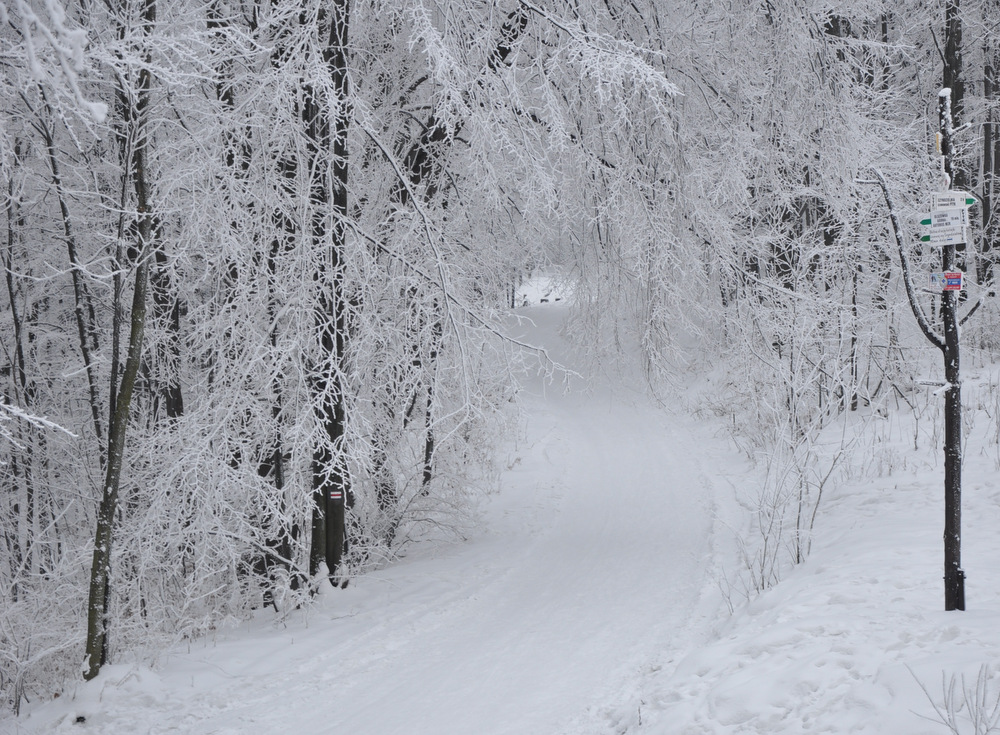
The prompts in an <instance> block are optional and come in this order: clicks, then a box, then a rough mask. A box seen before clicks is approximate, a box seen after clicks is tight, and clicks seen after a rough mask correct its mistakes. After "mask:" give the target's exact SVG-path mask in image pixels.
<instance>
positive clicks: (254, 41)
mask: <svg viewBox="0 0 1000 735" xmlns="http://www.w3.org/2000/svg"><path fill="white" fill-rule="evenodd" d="M945 5H947V6H948V7H947V10H948V13H950V15H948V16H947V17H949V18H950V19H951V22H959V21H962V22H964V26H960V29H959V30H960V31H961V28H964V36H963V34H962V33H961V32H959V33H958V38H959V42H960V43H962V44H964V45H962V46H961V48H964V49H965V55H964V63H965V68H964V70H963V69H961V68H960V69H958V70H957V74H956V75H955V76H954V80H955V82H961V81H963V80H964V92H963V93H962V94H960V95H959V96H957V98H956V99H957V102H956V108H957V110H958V111H960V115H961V120H963V121H964V120H970V121H972V120H974V121H975V125H974V126H972V127H970V128H969V129H968V130H967V131H966V132H964V133H962V135H963V136H964V137H962V138H961V140H959V141H958V145H959V150H958V156H957V165H958V166H959V167H960V168H961V169H962V171H963V172H964V176H965V177H966V178H965V179H964V182H965V185H966V186H968V187H970V188H972V189H974V190H975V191H976V192H977V196H978V197H979V198H980V199H981V200H982V202H983V207H982V212H983V216H984V218H983V221H982V223H981V226H978V227H977V232H981V233H982V235H983V236H982V237H977V242H978V243H979V245H977V247H976V248H970V249H969V250H968V251H967V252H966V253H965V256H964V257H965V259H966V263H965V266H966V269H967V270H968V272H969V274H970V279H971V281H972V282H973V285H972V287H971V289H970V293H972V294H973V295H974V296H978V295H979V291H977V289H979V288H985V287H986V285H985V284H987V283H988V282H989V281H990V279H991V278H992V271H993V260H992V258H993V252H992V249H991V247H990V245H989V243H990V242H991V237H992V233H993V229H994V225H993V223H992V221H991V219H990V214H991V212H992V202H993V200H994V195H993V190H992V187H993V175H994V174H993V172H994V168H995V166H994V160H995V156H996V153H997V150H998V149H1000V144H998V140H997V131H996V129H995V123H994V120H995V118H996V115H997V104H996V97H997V95H998V94H1000V82H998V81H997V77H996V75H997V69H998V68H1000V59H998V56H1000V45H998V40H997V39H998V37H997V35H996V30H995V26H996V23H997V20H1000V15H998V9H997V8H996V7H994V5H993V3H992V2H987V1H986V0H982V2H980V3H979V4H972V3H969V4H968V5H967V6H964V7H962V8H959V6H958V3H957V2H954V0H949V1H948V2H947V3H945V4H939V3H915V4H911V6H908V7H900V6H898V5H897V4H891V5H890V4H889V3H886V2H882V0H862V1H860V2H842V3H829V2H825V3H821V2H818V1H817V0H776V1H771V0H767V1H765V2H758V1H756V0H755V1H754V2H750V1H749V0H735V2H731V3H727V4H719V3H699V2H693V3H671V2H660V1H659V0H638V1H637V2H618V1H617V0H608V1H607V2H601V3H597V2H594V3H580V2H568V1H564V0H539V1H538V2H532V1H529V0H493V1H491V2H472V1H471V0H452V1H449V2H435V1H434V0H407V1H406V2H388V1H385V0H353V1H352V0H208V1H207V2H206V1H204V0H199V1H198V2H194V1H193V0H171V2H163V0H114V1H112V2H97V1H96V0H80V2H73V3H69V2H64V3H63V4H62V5H60V4H58V3H55V2H41V1H40V0H39V1H38V2H36V1H35V0H0V66H2V69H3V73H2V74H0V116H2V119H0V186H2V200H3V214H2V217H0V220H2V225H3V227H2V230H0V255H2V258H3V266H4V275H5V279H4V284H3V288H2V289H0V290H2V291H3V297H2V298H0V345H2V353H0V385H2V387H3V388H2V389H3V396H2V404H0V433H2V436H3V442H2V444H0V456H2V459H3V463H2V465H0V535H2V538H3V542H2V543H3V552H2V559H0V691H2V692H3V697H4V699H5V703H6V705H7V706H10V707H13V708H15V709H16V708H17V707H18V706H19V704H20V702H21V701H22V700H23V699H24V698H25V697H29V698H30V697H33V696H36V695H40V694H44V693H45V689H44V687H45V686H50V685H51V684H50V683H51V682H54V681H57V680H58V679H59V678H60V677H63V676H66V675H69V674H70V672H73V671H75V670H77V667H78V666H79V665H80V661H81V658H84V659H85V661H84V668H85V672H86V675H87V676H88V677H89V676H93V675H95V674H96V673H97V672H98V671H99V669H100V667H101V665H102V664H103V663H105V662H106V661H109V660H112V659H113V658H114V656H115V654H116V652H117V651H122V650H128V649H134V648H136V647H138V646H142V645H147V644H149V642H153V644H152V645H154V646H155V645H157V644H158V642H162V641H166V640H171V639H177V638H179V637H183V636H195V635H198V634H200V633H202V632H203V631H205V630H208V629H210V628H211V627H212V626H215V625H218V624H219V623H220V621H223V620H225V619H227V618H234V617H239V616H242V615H245V614H246V613H247V612H248V611H249V610H251V609H254V608H259V607H261V606H264V605H273V606H274V607H275V609H286V608H288V607H289V606H292V605H295V604H300V603H303V602H305V601H306V600H308V595H309V592H310V591H311V590H314V589H315V586H316V585H317V584H320V580H321V579H322V580H324V583H325V580H327V579H328V580H329V581H330V582H332V583H333V584H335V585H341V584H345V583H346V581H347V579H348V578H349V577H350V575H351V574H354V573H357V572H359V571H362V570H364V569H365V568H367V567H370V566H371V565H373V564H376V563H379V562H380V561H382V560H384V559H386V558H389V557H391V556H392V555H393V554H394V553H397V552H398V550H399V549H400V548H401V547H402V546H403V545H405V544H406V543H407V542H408V541H411V540H413V539H415V538H418V537H419V536H420V534H422V533H428V532H431V531H434V532H440V530H441V529H448V528H452V529H455V528H460V526H461V523H462V522H463V521H462V520H461V517H462V516H463V515H464V514H466V513H467V512H468V510H469V508H470V507H471V498H472V497H473V496H474V495H475V494H477V493H479V492H481V491H482V490H484V489H486V488H488V487H489V486H490V484H491V482H492V480H493V477H494V474H495V470H494V467H493V463H492V460H493V455H492V450H491V447H493V446H494V445H495V441H494V437H495V436H496V435H497V434H498V432H502V431H503V426H504V422H505V420H506V417H508V416H509V410H510V408H509V407H510V406H511V398H512V397H513V395H514V393H515V384H514V382H513V378H512V375H513V374H514V370H513V368H514V367H516V366H517V365H518V364H520V363H522V362H523V361H524V360H525V359H538V360H542V359H543V356H539V355H536V354H534V353H532V352H531V351H530V350H526V349H524V347H523V346H521V345H517V344H516V343H513V342H512V341H510V340H509V339H507V338H505V336H504V319H505V315H506V314H507V313H508V312H509V310H510V307H511V306H513V303H512V300H513V296H512V295H513V293H514V289H515V288H516V286H517V284H518V283H519V282H520V281H521V279H523V278H525V277H526V276H527V275H529V274H530V273H531V272H532V270H533V269H534V268H536V267H538V266H541V265H550V264H554V265H558V266H560V267H561V269H562V271H563V272H564V273H565V274H566V277H567V278H568V279H569V280H570V281H571V282H572V283H573V285H574V292H575V300H574V301H575V303H574V315H573V319H572V320H571V323H570V326H569V329H570V331H571V332H572V333H573V334H575V335H576V336H578V337H582V338H585V339H586V340H587V342H588V344H591V345H593V346H594V350H595V354H596V355H598V356H600V355H602V354H610V353H612V352H613V351H614V350H615V349H616V348H617V346H618V345H619V344H620V343H621V342H622V341H623V340H638V341H639V342H640V343H641V345H642V347H643V353H644V356H645V359H646V366H647V369H648V371H649V374H650V377H651V379H652V380H653V381H654V382H658V381H660V380H661V379H662V378H664V377H666V376H668V375H669V373H670V372H671V371H672V370H674V369H676V367H677V365H678V361H679V359H678V356H679V355H680V354H681V351H680V350H679V348H678V345H679V344H682V343H687V341H688V339H689V337H690V336H691V335H696V336H698V337H700V338H701V344H702V345H703V348H704V349H705V350H708V351H710V352H711V354H714V355H718V356H721V357H722V358H723V359H724V364H725V365H727V366H728V367H729V368H730V370H731V374H732V375H734V376H737V377H736V378H735V379H734V380H733V381H732V382H731V383H730V384H728V385H723V386H720V388H719V395H720V398H721V400H720V406H722V405H723V404H724V405H725V406H726V408H725V410H726V411H728V412H731V413H732V415H733V417H734V420H735V421H736V422H737V423H738V424H740V425H742V426H744V427H753V431H752V432H751V431H747V432H746V436H750V437H752V439H751V444H752V446H751V450H752V451H754V452H757V451H763V450H767V452H768V456H769V457H770V459H769V460H768V461H769V463H772V464H773V466H774V474H775V475H776V476H778V475H780V476H781V478H782V479H781V481H780V482H779V483H778V484H779V485H781V487H782V488H784V490H783V491H784V492H790V493H792V494H793V495H794V496H795V497H796V498H797V501H796V505H795V509H794V513H796V514H797V518H796V519H795V527H796V529H804V528H806V527H807V526H808V525H809V523H810V522H811V521H810V517H811V515H813V514H814V513H815V508H816V505H817V503H818V492H819V491H820V490H821V488H822V481H821V480H822V477H821V474H822V473H820V474H817V472H818V470H817V468H816V467H815V466H814V465H813V464H811V462H812V460H811V455H810V446H811V444H810V442H811V440H812V439H813V438H814V437H815V436H816V433H817V432H818V431H819V429H820V428H822V426H823V425H824V424H825V423H826V422H827V421H829V420H830V419H831V418H832V417H834V416H836V415H837V414H839V413H841V412H844V411H851V410H859V409H865V408H869V407H870V406H872V404H875V403H877V402H878V401H880V400H882V399H884V398H886V397H887V396H889V395H891V394H892V392H893V391H896V392H897V394H900V395H902V394H903V393H904V392H905V391H904V389H903V388H901V387H900V386H901V385H902V384H903V381H902V376H903V372H904V371H903V370H902V365H903V363H904V362H905V358H904V357H903V355H904V353H905V350H907V349H909V348H910V346H911V344H912V332H913V330H912V327H911V326H910V325H909V324H908V323H907V322H906V321H905V319H904V318H903V317H901V316H900V314H901V313H902V314H903V316H904V317H905V313H904V312H901V311H900V310H901V308H902V309H905V308H906V307H905V304H901V301H900V298H899V293H900V290H899V287H898V282H897V278H898V276H897V275H896V274H895V273H896V272H895V269H894V268H893V266H892V262H893V261H892V258H891V253H892V251H891V250H890V249H889V240H888V235H887V229H886V219H885V216H884V211H883V210H882V209H881V208H880V207H881V206H882V200H881V198H880V197H879V196H878V192H877V189H873V188H872V187H871V185H870V183H865V180H866V179H870V178H871V170H872V169H878V170H880V171H882V172H884V174H885V176H886V177H888V179H889V180H890V182H892V183H891V185H892V186H893V187H894V189H895V190H896V191H897V193H898V197H899V199H900V201H901V202H903V203H904V205H903V206H904V207H908V210H907V211H908V212H909V213H911V214H912V213H915V212H916V211H917V210H916V209H914V208H915V207H917V206H919V205H920V203H921V197H922V196H923V194H924V193H925V192H927V191H930V190H932V189H933V188H934V187H935V186H936V184H937V179H936V178H935V177H936V172H935V170H934V158H933V151H932V145H933V143H932V134H929V132H928V131H932V130H933V127H934V125H935V116H936V107H935V104H936V103H935V100H936V93H937V89H938V87H939V86H940V84H941V78H942V71H941V51H942V46H943V44H944V39H945V38H947V39H949V40H952V39H954V38H955V34H954V30H955V29H954V28H951V29H950V31H949V32H948V33H946V28H945V19H946V8H945ZM960 50H961V49H960ZM959 58H961V54H960V55H959ZM954 71H955V70H953V72H954ZM956 86H957V85H956ZM912 257H913V260H914V263H915V264H916V267H919V266H920V264H921V262H922V261H921V257H925V258H927V259H928V260H927V262H928V263H929V262H931V261H930V260H929V259H930V258H932V257H933V253H930V252H924V253H923V254H921V252H920V251H919V249H918V248H917V247H916V245H915V246H914V249H913V253H912ZM928 267H929V266H928ZM983 339H985V337H983ZM720 410H721V409H720ZM803 538H805V537H803ZM806 545H807V541H804V540H802V539H800V538H799V537H796V539H795V541H794V555H795V556H796V557H800V556H801V555H802V554H804V553H805V551H806V549H805V546H806ZM758 568H759V569H760V570H761V580H759V581H760V583H761V584H766V577H767V575H768V574H769V573H770V571H768V570H769V567H768V565H767V563H766V561H765V562H763V563H762V564H761V565H759V567H758ZM324 575H325V576H324Z"/></svg>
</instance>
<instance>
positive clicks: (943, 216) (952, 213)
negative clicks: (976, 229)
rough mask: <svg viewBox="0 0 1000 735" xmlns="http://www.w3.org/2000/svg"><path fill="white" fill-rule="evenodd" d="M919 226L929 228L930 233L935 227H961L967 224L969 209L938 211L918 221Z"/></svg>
mask: <svg viewBox="0 0 1000 735" xmlns="http://www.w3.org/2000/svg"><path fill="white" fill-rule="evenodd" d="M920 224H922V225H928V226H930V227H931V228H932V229H931V232H933V231H934V230H933V228H935V227H961V226H964V225H967V224H969V208H968V207H955V208H953V209H938V210H936V211H934V212H931V213H930V215H929V216H928V217H925V218H924V219H922V220H920Z"/></svg>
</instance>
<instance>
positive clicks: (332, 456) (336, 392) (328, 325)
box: [303, 0, 351, 586]
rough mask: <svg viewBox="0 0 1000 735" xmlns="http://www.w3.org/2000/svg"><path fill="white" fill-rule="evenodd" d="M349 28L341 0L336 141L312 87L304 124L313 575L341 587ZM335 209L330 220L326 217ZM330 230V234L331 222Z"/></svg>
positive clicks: (336, 22) (332, 62)
mask: <svg viewBox="0 0 1000 735" xmlns="http://www.w3.org/2000/svg"><path fill="white" fill-rule="evenodd" d="M348 25H349V0H336V1H335V2H334V3H333V7H332V9H331V18H330V37H329V41H328V43H327V45H326V48H325V49H324V54H323V56H324V59H323V60H324V62H325V63H326V65H327V68H328V69H329V72H330V75H331V79H332V81H333V89H334V94H335V95H336V98H335V99H334V100H330V101H329V105H328V107H327V109H329V107H332V108H333V111H334V112H333V115H334V121H333V131H332V140H331V131H330V122H329V119H328V118H327V114H328V113H327V109H324V108H323V106H322V104H321V103H322V101H321V100H319V99H318V98H317V96H316V91H315V89H314V88H313V87H312V86H311V85H307V87H306V104H305V107H304V110H303V122H304V123H305V124H306V127H307V131H308V134H309V139H310V143H311V147H312V150H311V157H312V160H311V162H310V164H311V165H310V169H309V175H310V177H311V179H312V181H311V182H310V183H311V187H310V198H311V202H310V205H311V212H310V214H311V217H312V223H311V228H312V232H311V235H312V237H313V242H314V244H316V245H318V246H319V247H320V248H321V259H320V261H319V266H318V269H317V272H316V284H317V287H318V289H319V294H318V299H317V309H316V329H317V333H318V338H319V345H320V355H321V359H322V361H323V363H322V364H320V365H319V366H317V369H316V371H315V374H314V376H313V384H314V389H315V395H316V404H315V410H316V418H317V420H318V421H319V423H320V425H321V426H322V428H323V440H322V441H321V442H320V445H319V446H318V447H317V448H316V450H315V451H314V453H313V468H312V471H313V504H314V507H313V522H312V546H311V551H310V558H309V569H310V573H311V574H313V575H315V574H316V572H317V571H318V569H319V564H320V562H321V561H325V562H326V566H327V571H328V573H329V575H330V582H331V583H332V584H333V585H334V586H337V585H339V584H340V577H339V575H340V572H341V569H340V567H341V564H342V561H343V555H344V547H345V542H346V511H347V506H348V504H349V497H348V496H349V494H350V492H351V488H350V479H349V477H348V470H347V466H346V462H345V461H344V451H345V448H344V446H343V440H344V435H345V433H346V427H347V412H346V405H345V400H344V399H345V396H344V388H343V385H341V376H342V374H343V372H342V366H343V360H344V356H345V353H346V346H347V304H346V300H345V297H346V295H345V293H344V254H345V249H346V235H347V232H346V227H345V218H346V216H347V179H348V160H347V133H348V130H349V125H350V117H349V110H348V95H349V93H350V90H349V89H348V77H347V62H348V47H347V44H348ZM331 153H332V159H333V160H332V176H327V174H326V165H325V164H326V160H327V157H328V156H329V155H330V154H331ZM328 210H332V216H333V219H332V222H329V225H328V218H329V215H330V212H328ZM328 226H329V229H330V232H329V235H328V234H327V231H326V230H327V227H328Z"/></svg>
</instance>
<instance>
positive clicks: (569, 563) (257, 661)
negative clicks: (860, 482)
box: [23, 309, 721, 735]
mask: <svg viewBox="0 0 1000 735" xmlns="http://www.w3.org/2000/svg"><path fill="white" fill-rule="evenodd" d="M560 311H561V310H559V309H551V310H547V311H545V310H543V311H537V312H536V313H535V314H534V316H536V318H538V319H539V320H540V321H541V322H542V323H541V324H539V326H538V327H537V328H535V330H533V331H535V333H534V334H533V335H529V338H532V337H538V332H541V333H543V334H552V333H553V332H554V322H555V320H556V319H557V317H558V314H559V313H560ZM544 322H550V323H547V324H546V323H544ZM546 339H548V337H546ZM557 350H558V348H557ZM556 357H563V358H564V357H565V356H564V355H560V354H558V352H557V354H556ZM540 389H541V384H540V383H539V384H537V385H534V386H528V391H527V392H529V393H530V392H532V391H539V392H540ZM550 393H551V391H550ZM632 395H633V396H634V400H632V399H631V398H629V396H628V395H624V394H622V393H619V394H617V395H615V396H614V397H611V393H610V392H609V391H608V390H602V389H599V390H596V391H594V392H593V393H592V394H589V395H584V394H581V393H571V394H569V395H551V394H550V395H548V396H544V397H543V396H541V395H536V396H534V397H531V396H529V398H528V399H527V404H528V405H527V411H528V439H527V441H526V442H524V445H523V449H522V451H521V457H520V461H519V462H518V463H517V465H516V467H515V468H514V469H512V470H511V471H510V472H508V473H507V474H506V475H505V478H504V488H503V492H501V493H500V495H499V496H498V497H496V498H494V499H493V501H492V502H491V505H490V507H489V508H488V510H487V517H486V524H485V529H484V530H483V531H481V532H480V534H479V535H478V536H477V537H476V538H474V539H471V540H470V541H469V542H468V543H466V544H462V545H457V546H450V547H444V548H441V549H438V550H437V551H436V552H434V553H433V554H431V555H427V554H425V553H423V552H419V553H414V554H412V555H411V557H410V558H409V559H405V560H403V561H401V562H400V563H398V564H395V565H393V566H391V567H390V568H388V569H385V570H383V571H381V572H379V573H376V574H373V575H370V576H368V577H364V578H361V579H359V580H356V582H355V583H354V584H352V586H351V587H350V588H349V589H347V590H344V591H330V592H329V593H328V594H327V595H326V596H325V599H324V600H322V603H321V605H320V606H319V610H318V611H314V612H312V613H311V614H310V615H309V617H308V620H306V621H304V622H303V621H293V622H289V623H288V627H287V628H284V629H281V630H276V629H275V628H274V627H273V626H269V627H264V626H262V625H259V624H255V625H254V626H251V627H250V628H249V629H244V630H241V631H237V632H234V633H230V634H226V636H225V639H224V640H218V641H214V642H208V643H199V644H195V645H193V646H192V650H191V651H190V652H189V653H185V654H178V655H174V656H171V657H170V658H169V659H168V660H167V661H166V662H165V663H164V666H163V667H162V669H161V670H160V671H159V673H158V674H154V673H153V672H150V671H148V670H143V671H141V672H131V673H129V669H128V668H126V667H115V669H114V670H113V671H112V672H111V674H110V675H109V677H108V678H107V683H106V685H105V686H104V691H103V696H102V700H101V701H100V702H99V703H98V702H93V701H88V700H87V697H82V698H78V699H80V700H81V701H79V703H78V707H77V710H74V711H73V712H70V713H69V714H67V715H66V716H65V717H64V718H63V719H62V720H61V722H59V723H58V724H57V725H56V731H60V732H61V731H66V732H75V733H81V732H109V733H110V732H115V733H125V732H141V733H169V732H174V733H176V732H183V733H205V734H208V733H220V734H221V733H262V734H263V733H268V734H270V733H282V732H294V733H345V734H346V733H350V734H352V735H395V734H399V735H404V734H405V735H423V734H426V735H448V734H454V735H472V734H474V735H500V734H501V733H511V734H512V735H513V734H517V735H527V734H532V735H548V734H555V733H573V734H574V735H577V734H580V733H587V732H614V731H615V730H616V729H619V727H623V726H625V725H626V724H636V723H635V722H634V721H633V720H637V719H638V716H639V712H638V709H639V701H638V694H637V690H636V687H637V686H639V685H640V684H641V681H642V680H643V678H644V677H645V676H646V674H647V673H648V672H650V671H653V670H655V669H656V668H657V667H658V666H659V664H660V663H662V662H663V661H664V660H665V658H668V657H671V656H672V652H673V653H678V652H680V651H681V650H685V649H687V648H689V646H690V644H691V643H692V640H693V639H697V638H699V637H700V635H699V633H700V632H701V629H703V628H706V627H707V626H708V624H709V622H710V618H712V617H713V615H712V614H711V613H712V610H711V609H708V608H711V603H709V602H707V601H706V600H703V598H702V591H703V590H704V589H707V588H711V587H713V586H714V581H713V579H712V571H713V566H714V556H715V552H714V547H713V544H714V532H713V513H714V511H713V503H714V495H715V488H713V486H712V481H710V479H709V475H708V472H707V470H706V467H705V466H703V464H702V462H705V461H706V460H704V459H702V457H703V456H704V451H705V450H706V446H705V445H704V439H699V438H697V437H699V436H703V434H704V430H703V429H697V428H696V426H695V424H694V423H693V422H692V421H691V420H690V419H687V418H682V417H669V416H668V415H667V414H665V413H663V412H662V411H659V410H656V409H655V408H652V407H651V406H650V405H649V403H648V399H644V398H641V397H640V396H639V394H638V393H635V394H632ZM715 441H716V442H717V443H719V444H721V442H719V440H715ZM709 456H711V453H709ZM707 461H708V463H709V467H708V469H711V468H712V465H711V460H707ZM429 557H430V558H429ZM707 597H712V596H711V595H709V596H707ZM700 607H701V608H706V609H699V608H700ZM116 677H117V679H124V681H121V683H118V682H117V679H116ZM91 698H93V693H91ZM630 700H634V701H630ZM77 712H80V713H83V714H85V716H86V717H87V722H86V723H84V724H82V725H80V724H77V725H72V726H71V725H70V723H71V721H72V719H74V718H75V715H76V714H77ZM32 719H33V718H32ZM23 724H24V725H25V726H29V725H31V720H30V719H29V720H28V721H24V722H23ZM51 724H52V723H50V725H51ZM29 731H33V730H29ZM40 731H45V732H51V731H52V730H51V729H48V728H46V729H45V730H40Z"/></svg>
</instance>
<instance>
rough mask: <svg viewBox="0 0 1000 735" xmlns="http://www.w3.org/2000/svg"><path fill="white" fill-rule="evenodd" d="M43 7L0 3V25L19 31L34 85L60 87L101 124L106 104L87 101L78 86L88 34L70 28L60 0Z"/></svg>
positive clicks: (23, 0) (17, 0)
mask: <svg viewBox="0 0 1000 735" xmlns="http://www.w3.org/2000/svg"><path fill="white" fill-rule="evenodd" d="M8 2H9V3H11V7H8ZM44 8H45V9H44V11H41V10H39V11H36V10H35V9H34V8H32V4H31V3H30V2H29V1H28V0H0V23H3V24H5V25H6V24H8V23H9V24H10V25H12V26H14V27H15V28H17V29H18V31H20V35H21V39H22V41H23V54H24V61H25V62H26V63H27V67H28V71H29V73H30V75H31V78H32V80H33V81H34V82H36V83H37V84H44V85H49V86H53V87H56V88H62V89H63V91H64V92H66V93H67V94H68V95H69V96H70V97H71V98H72V99H73V101H74V102H75V104H76V105H77V107H78V108H79V109H80V110H81V111H83V112H84V113H85V114H87V115H89V116H90V117H91V118H92V119H93V120H95V121H96V122H102V121H103V120H104V118H105V116H106V115H107V112H108V108H107V105H105V104H104V103H102V102H92V101H90V100H88V99H87V98H86V97H85V96H84V94H83V91H82V90H81V89H80V85H79V76H80V74H81V73H82V72H83V68H84V51H85V49H86V47H87V32H86V31H85V30H83V29H82V28H71V27H70V25H69V23H68V22H67V18H66V11H65V10H64V9H63V7H62V4H61V3H60V2H59V0H45V2H44ZM53 61H54V63H53Z"/></svg>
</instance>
